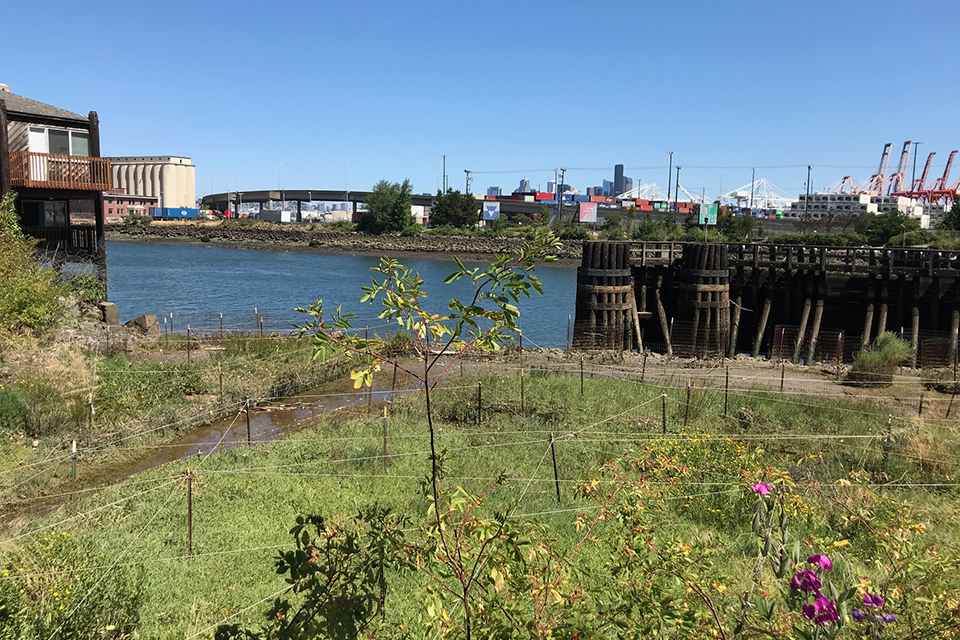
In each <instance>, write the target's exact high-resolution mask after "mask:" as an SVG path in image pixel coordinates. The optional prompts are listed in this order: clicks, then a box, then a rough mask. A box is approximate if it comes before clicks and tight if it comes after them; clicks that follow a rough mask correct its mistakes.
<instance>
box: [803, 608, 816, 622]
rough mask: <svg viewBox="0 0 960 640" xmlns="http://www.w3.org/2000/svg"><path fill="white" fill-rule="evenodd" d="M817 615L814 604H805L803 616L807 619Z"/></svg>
mask: <svg viewBox="0 0 960 640" xmlns="http://www.w3.org/2000/svg"><path fill="white" fill-rule="evenodd" d="M816 615H817V610H816V608H815V607H814V606H813V605H812V604H805V605H803V617H804V618H806V619H807V620H813V618H814V617H815V616H816Z"/></svg>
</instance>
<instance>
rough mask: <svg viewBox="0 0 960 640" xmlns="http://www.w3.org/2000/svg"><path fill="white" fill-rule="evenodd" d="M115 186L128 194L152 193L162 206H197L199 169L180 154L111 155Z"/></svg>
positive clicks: (171, 207) (141, 194) (189, 207)
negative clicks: (114, 156)
mask: <svg viewBox="0 0 960 640" xmlns="http://www.w3.org/2000/svg"><path fill="white" fill-rule="evenodd" d="M110 166H111V169H112V171H113V186H114V188H117V189H122V190H123V192H124V193H126V194H128V195H136V196H153V197H156V198H158V199H159V206H160V207H163V208H170V209H177V208H188V209H192V208H194V207H196V206H197V173H196V171H197V169H196V167H195V166H193V164H192V163H191V162H190V158H185V157H181V156H136V157H117V158H110Z"/></svg>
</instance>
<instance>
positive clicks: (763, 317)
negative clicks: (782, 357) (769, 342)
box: [752, 292, 773, 358]
mask: <svg viewBox="0 0 960 640" xmlns="http://www.w3.org/2000/svg"><path fill="white" fill-rule="evenodd" d="M771 305H773V294H772V292H771V293H768V294H767V299H766V301H765V302H764V303H763V312H762V313H761V314H760V324H759V325H758V326H757V336H756V338H754V340H753V352H752V355H753V357H754V358H756V357H757V356H759V355H760V345H762V344H763V333H764V332H765V331H766V330H767V320H769V319H770V307H771Z"/></svg>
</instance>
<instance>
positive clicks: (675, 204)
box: [673, 165, 680, 211]
mask: <svg viewBox="0 0 960 640" xmlns="http://www.w3.org/2000/svg"><path fill="white" fill-rule="evenodd" d="M679 206H680V165H677V186H676V189H674V190H673V210H674V211H676V210H677V209H678V208H679Z"/></svg>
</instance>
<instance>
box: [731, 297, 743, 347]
mask: <svg viewBox="0 0 960 640" xmlns="http://www.w3.org/2000/svg"><path fill="white" fill-rule="evenodd" d="M742 305H743V296H737V300H736V302H734V304H733V320H732V322H731V325H730V348H729V350H728V351H727V357H729V358H733V357H735V356H736V355H737V339H738V338H739V335H740V311H741V309H743V306H742Z"/></svg>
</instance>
